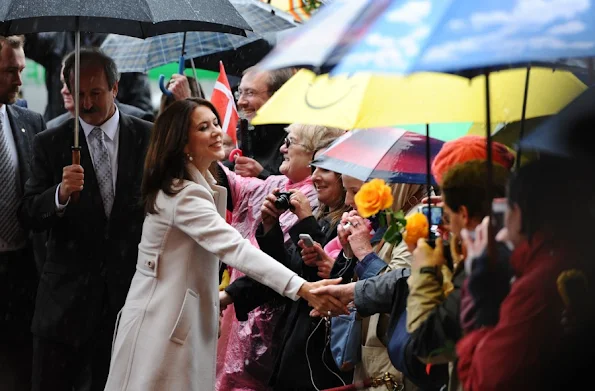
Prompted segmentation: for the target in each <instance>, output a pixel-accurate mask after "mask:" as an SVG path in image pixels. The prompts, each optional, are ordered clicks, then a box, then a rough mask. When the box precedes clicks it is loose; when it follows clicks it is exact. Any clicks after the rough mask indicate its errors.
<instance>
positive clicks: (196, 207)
mask: <svg viewBox="0 0 595 391" xmlns="http://www.w3.org/2000/svg"><path fill="white" fill-rule="evenodd" d="M222 137H223V134H222V131H221V127H220V126H219V116H218V114H217V111H216V109H215V108H214V106H213V105H212V104H211V103H210V102H209V101H206V100H202V99H196V98H190V99H186V100H182V101H178V102H175V103H174V104H172V105H171V106H170V107H168V108H167V109H166V110H165V111H164V112H163V113H162V114H161V115H160V116H159V118H158V119H157V122H156V123H155V126H154V129H153V132H152V135H151V144H150V146H149V150H148V152H147V157H146V160H145V170H144V177H143V184H142V194H143V202H144V204H145V210H146V212H147V215H146V218H145V222H144V225H143V233H142V238H141V242H140V244H139V252H138V259H137V265H136V269H137V271H136V274H135V276H134V278H133V280H132V283H131V286H130V290H129V292H128V297H127V298H126V304H125V305H124V308H123V309H122V312H121V316H120V318H119V323H118V325H117V334H116V336H115V338H114V343H113V351H112V360H111V364H110V373H109V377H108V380H107V384H106V387H105V389H106V390H108V391H114V390H138V391H141V390H142V391H150V390H155V391H157V390H159V391H163V390H180V391H191V390H192V391H194V390H205V391H212V390H213V389H214V381H215V361H216V345H217V329H218V316H219V295H218V283H219V280H218V270H219V260H221V261H223V262H225V263H226V264H228V265H231V266H233V267H235V268H237V269H239V270H241V271H243V272H244V273H246V274H247V275H248V276H250V277H252V278H253V279H255V280H257V281H259V282H261V283H263V284H265V285H267V286H269V287H271V288H272V289H274V290H275V291H277V292H279V293H280V294H282V295H285V296H287V297H289V298H291V299H293V300H297V299H298V297H302V298H304V299H306V300H308V301H310V302H311V305H312V306H314V307H315V308H317V309H319V310H320V312H323V313H326V312H327V311H329V310H330V311H333V312H344V311H346V308H344V307H343V306H342V304H340V302H338V301H337V300H335V299H334V298H331V297H324V298H322V299H320V298H318V297H316V296H314V295H312V294H310V290H311V289H313V288H314V287H315V284H312V283H308V282H305V281H304V280H303V279H302V278H301V277H299V276H297V275H296V274H295V273H293V272H292V271H290V270H289V269H286V268H285V267H284V266H282V265H281V264H280V263H279V262H277V261H275V260H274V259H273V258H270V257H269V256H268V255H266V254H264V253H263V252H261V251H260V250H258V249H256V247H254V246H252V245H251V244H250V242H249V241H248V240H246V239H243V238H242V236H241V235H240V234H239V233H238V232H237V231H236V230H235V229H233V228H232V227H231V226H230V225H229V224H227V223H226V222H225V219H224V217H223V216H225V206H226V196H227V195H226V191H225V189H224V188H222V187H220V186H217V185H216V181H215V179H214V178H213V176H212V175H211V173H210V172H209V167H210V166H211V164H212V163H213V162H215V161H218V160H219V159H221V158H222V157H223V154H224V151H223V143H222ZM325 281H326V283H325ZM338 282H339V280H323V281H321V282H319V283H322V284H328V283H338ZM319 283H316V286H318V285H319Z"/></svg>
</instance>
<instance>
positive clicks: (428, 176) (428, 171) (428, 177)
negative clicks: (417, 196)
mask: <svg viewBox="0 0 595 391" xmlns="http://www.w3.org/2000/svg"><path fill="white" fill-rule="evenodd" d="M431 156H432V152H431V151H430V124H426V186H427V192H428V239H430V238H431V237H432V173H431V170H432V164H431V162H430V159H431Z"/></svg>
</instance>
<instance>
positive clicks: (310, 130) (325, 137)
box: [285, 123, 345, 152]
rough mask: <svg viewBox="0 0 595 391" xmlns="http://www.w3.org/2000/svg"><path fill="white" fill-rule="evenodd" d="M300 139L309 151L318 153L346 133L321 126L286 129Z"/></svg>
mask: <svg viewBox="0 0 595 391" xmlns="http://www.w3.org/2000/svg"><path fill="white" fill-rule="evenodd" d="M285 130H286V131H287V132H288V133H289V132H293V134H294V135H295V136H296V137H297V138H298V139H299V142H300V144H301V145H302V146H304V148H306V149H307V150H308V151H312V152H316V151H318V150H320V149H322V148H326V147H328V146H329V145H330V144H331V143H332V142H333V141H335V140H336V139H337V138H338V137H340V136H342V135H343V134H344V133H345V130H344V129H339V128H333V127H330V126H321V125H305V124H295V123H294V124H291V125H289V126H288V127H287V128H286V129H285Z"/></svg>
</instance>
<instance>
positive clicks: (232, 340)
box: [216, 167, 318, 391]
mask: <svg viewBox="0 0 595 391" xmlns="http://www.w3.org/2000/svg"><path fill="white" fill-rule="evenodd" d="M224 171H225V173H226V174H227V179H228V181H229V187H230V189H231V194H230V196H231V197H232V200H233V203H234V208H233V213H232V219H231V225H232V226H233V227H234V228H236V229H237V230H238V231H239V232H240V233H241V234H242V236H243V237H245V238H247V239H248V240H250V242H252V244H254V245H255V246H257V247H258V243H257V242H256V239H255V233H256V229H257V228H258V225H259V224H260V221H261V217H260V208H261V206H262V204H263V202H264V199H265V197H266V196H267V195H269V194H270V193H271V192H272V191H273V190H274V189H275V188H279V189H281V191H288V190H291V189H296V190H299V191H300V192H302V193H304V194H305V195H306V197H308V199H309V200H310V205H312V207H313V208H315V207H316V206H317V205H318V200H317V194H316V190H315V189H314V186H313V184H312V179H311V178H310V177H308V178H307V179H306V180H304V181H302V182H299V183H291V182H290V181H289V179H288V178H287V177H286V176H285V175H272V176H269V177H268V178H267V179H266V180H262V179H258V178H245V177H242V176H240V175H237V174H235V173H234V172H231V171H229V170H228V169H227V168H225V167H224ZM279 223H280V225H281V230H282V231H283V233H284V234H285V242H286V243H287V242H288V241H289V240H290V238H289V234H288V231H289V229H290V228H291V227H292V226H293V225H294V224H295V223H297V217H296V216H295V215H294V214H293V213H291V212H289V211H287V212H285V213H283V214H282V215H281V216H280V218H279ZM243 275H244V274H243V273H241V272H240V271H238V270H235V269H234V270H232V272H231V281H230V282H233V281H235V280H236V279H238V278H240V277H242V276H243ZM282 310H283V307H269V306H267V305H263V306H261V307H259V308H257V309H255V310H254V311H252V312H251V313H250V314H249V315H248V320H247V321H245V322H239V321H238V320H237V319H236V316H235V311H234V308H233V306H229V307H228V308H227V309H226V310H225V311H224V312H223V319H222V321H221V337H220V338H219V343H218V346H217V384H216V390H218V391H231V390H234V391H248V390H258V391H261V390H267V389H268V386H267V383H268V380H269V377H270V375H271V373H272V370H273V360H274V359H275V357H274V354H275V353H276V349H275V347H276V345H274V341H273V338H272V337H273V332H274V330H275V326H276V324H277V321H278V320H279V316H280V314H281V312H282Z"/></svg>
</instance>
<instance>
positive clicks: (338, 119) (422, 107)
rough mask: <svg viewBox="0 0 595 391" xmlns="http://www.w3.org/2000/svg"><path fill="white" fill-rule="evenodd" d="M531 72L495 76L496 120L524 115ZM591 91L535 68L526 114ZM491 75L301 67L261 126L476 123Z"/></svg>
mask: <svg viewBox="0 0 595 391" xmlns="http://www.w3.org/2000/svg"><path fill="white" fill-rule="evenodd" d="M526 72H527V71H526V70H525V69H513V70H505V71H500V72H494V73H491V74H490V76H489V77H490V114H491V120H492V122H494V123H498V122H504V123H508V122H513V121H518V120H520V119H521V114H522V107H523V97H524V90H525V78H526ZM585 89H586V86H585V84H583V83H582V82H581V81H580V80H579V79H577V78H576V77H575V76H574V75H573V74H572V73H570V72H567V71H561V70H556V71H552V69H549V68H531V73H530V81H529V93H528V98H527V112H526V116H525V118H534V117H541V116H545V115H551V114H555V113H557V112H558V111H559V110H560V109H561V108H563V107H564V106H565V105H566V104H568V103H570V101H572V100H573V99H574V98H575V97H576V96H578V95H579V94H580V93H581V92H582V91H584V90H585ZM485 109H486V96H485V76H478V77H475V78H473V79H471V80H469V79H467V78H463V77H460V76H455V75H449V74H443V73H416V74H413V75H410V76H403V77H400V76H380V75H371V74H355V75H353V76H351V77H347V76H338V77H333V78H329V76H328V75H322V76H316V75H315V74H314V73H313V72H311V71H309V70H306V69H302V70H300V71H299V72H297V73H296V74H295V75H294V76H293V77H292V78H291V79H290V80H289V81H288V82H287V83H285V85H283V87H281V88H280V89H279V90H278V91H277V92H276V93H275V94H274V95H273V96H272V97H271V99H269V100H268V102H267V103H266V104H265V105H264V106H263V107H262V108H261V109H260V110H259V111H258V113H257V115H256V117H255V118H254V119H253V121H252V123H254V124H266V123H293V122H299V123H307V124H317V125H326V126H336V127H339V128H343V129H355V128H373V127H380V126H392V125H404V124H423V123H432V124H433V123H448V122H477V123H483V122H485V118H486V113H485Z"/></svg>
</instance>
